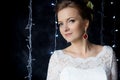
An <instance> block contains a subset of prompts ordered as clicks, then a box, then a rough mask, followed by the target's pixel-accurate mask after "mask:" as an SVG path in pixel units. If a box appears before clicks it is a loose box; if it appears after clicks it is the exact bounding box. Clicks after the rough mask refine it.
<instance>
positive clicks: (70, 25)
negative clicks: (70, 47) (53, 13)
mask: <svg viewBox="0 0 120 80" xmlns="http://www.w3.org/2000/svg"><path fill="white" fill-rule="evenodd" d="M58 24H59V29H60V33H61V35H62V36H63V37H64V39H66V40H67V42H74V41H76V40H82V39H83V37H82V36H83V34H84V32H85V30H86V29H87V27H88V21H87V22H86V20H84V19H82V17H81V16H80V14H79V11H78V10H77V9H76V8H71V7H67V8H64V9H62V10H60V11H59V12H58Z"/></svg>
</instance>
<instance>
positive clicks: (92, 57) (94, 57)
mask: <svg viewBox="0 0 120 80" xmlns="http://www.w3.org/2000/svg"><path fill="white" fill-rule="evenodd" d="M105 48H106V46H105V45H104V46H103V47H102V50H101V51H100V52H98V54H97V55H96V56H91V57H87V58H82V57H73V56H71V55H69V54H66V53H65V52H64V51H63V50H60V51H61V53H62V54H63V55H64V56H67V57H69V58H71V59H75V60H76V59H77V60H78V59H80V60H88V59H97V58H98V57H99V56H101V55H102V54H104V50H105Z"/></svg>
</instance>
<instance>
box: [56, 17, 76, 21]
mask: <svg viewBox="0 0 120 80" xmlns="http://www.w3.org/2000/svg"><path fill="white" fill-rule="evenodd" d="M71 18H74V17H69V18H67V21H68V20H69V19H71ZM58 22H62V21H58Z"/></svg>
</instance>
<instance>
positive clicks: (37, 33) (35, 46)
mask: <svg viewBox="0 0 120 80" xmlns="http://www.w3.org/2000/svg"><path fill="white" fill-rule="evenodd" d="M92 2H93V3H94V6H95V19H94V24H93V25H94V26H93V27H92V32H91V33H92V34H93V35H92V36H91V41H92V42H94V43H96V44H105V45H110V46H112V45H114V44H115V45H116V47H113V49H114V50H115V52H116V57H117V60H118V61H117V62H118V67H120V61H119V60H120V51H119V49H120V39H119V33H120V32H119V31H118V32H115V30H116V29H118V30H120V27H119V26H120V13H119V10H120V7H119V5H120V1H119V0H106V1H103V2H104V6H102V5H101V4H102V0H97V1H96V0H92ZM111 2H114V4H111ZM51 3H55V1H54V0H33V2H32V19H33V24H34V25H33V26H32V58H33V59H34V61H33V62H32V80H45V79H46V76H47V67H48V61H49V58H50V55H51V52H52V51H53V50H54V48H55V45H56V49H62V48H64V47H65V46H67V45H68V44H67V43H66V41H65V40H64V39H63V38H62V37H61V35H60V33H59V30H58V35H59V36H58V37H57V38H56V40H57V44H55V14H54V11H53V8H54V6H52V5H51ZM28 5H29V0H4V2H3V1H2V2H1V7H0V9H1V12H0V13H1V15H0V19H1V21H0V23H1V29H0V30H1V31H0V32H1V36H0V37H1V38H0V39H1V56H0V59H1V71H0V73H1V74H2V75H1V76H0V77H1V80H6V79H7V78H8V79H12V80H28V78H25V77H26V76H27V75H28V71H27V64H28V55H29V53H28V48H27V44H28V42H27V41H26V39H27V36H28V30H26V29H25V27H26V25H27V24H28V18H29V9H28ZM102 8H104V10H103V11H102ZM103 14H104V16H103ZM114 15H115V16H116V18H115V19H113V16H114ZM101 21H103V24H101V23H102V22H101ZM102 25H103V28H101V26H102ZM101 29H103V30H102V34H101V33H100V31H101ZM101 36H102V40H101ZM119 72H120V70H119V68H118V76H119V78H120V74H119Z"/></svg>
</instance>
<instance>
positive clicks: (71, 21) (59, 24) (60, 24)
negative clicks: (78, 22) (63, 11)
mask: <svg viewBox="0 0 120 80" xmlns="http://www.w3.org/2000/svg"><path fill="white" fill-rule="evenodd" d="M68 22H70V23H74V22H75V20H73V19H71V20H69V21H68ZM62 25H63V23H58V26H59V27H60V26H62Z"/></svg>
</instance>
